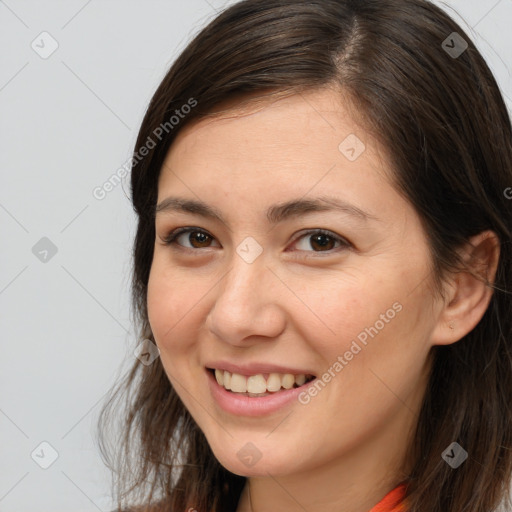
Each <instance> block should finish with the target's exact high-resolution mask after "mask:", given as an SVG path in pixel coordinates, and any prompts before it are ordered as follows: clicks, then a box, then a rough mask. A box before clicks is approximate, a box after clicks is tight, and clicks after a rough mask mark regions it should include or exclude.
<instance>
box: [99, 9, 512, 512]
mask: <svg viewBox="0 0 512 512" xmlns="http://www.w3.org/2000/svg"><path fill="white" fill-rule="evenodd" d="M454 32H456V33H457V34H458V36H453V33H454ZM449 36H450V37H451V38H452V39H450V37H449ZM454 37H455V38H456V39H453V38H454ZM460 38H462V39H460ZM462 40H464V41H465V42H466V43H467V45H468V47H467V48H466V49H465V50H463V47H462V46H461V41H462ZM445 41H448V43H446V42H445ZM456 45H458V46H456ZM453 48H455V49H457V48H458V49H460V50H462V52H461V53H460V54H459V55H456V54H454V53H453V52H450V49H453ZM329 85H337V86H340V87H341V90H342V91H343V93H344V94H345V93H346V94H347V97H350V98H351V101H352V102H353V104H354V105H355V106H356V110H357V113H358V115H360V117H361V120H362V121H363V122H364V124H365V126H366V127H367V128H368V130H371V131H372V134H374V135H375V136H376V137H377V138H378V140H379V141H380V142H381V143H382V146H383V147H384V148H386V150H387V152H388V153H389V156H390V158H391V162H392V164H393V169H394V176H393V178H394V181H395V182H396V187H397V190H399V191H400V192H401V193H402V194H403V196H404V197H405V198H406V199H407V200H408V201H410V203H411V204H412V205H413V206H414V207H415V209H416V211H417V212H418V214H419V216H420V218H421V220H422V223H423V226H424V228H425V231H426V233H427V235H428V239H429V244H430V248H431V254H432V262H433V268H434V270H435V273H434V276H433V277H434V281H435V282H436V283H437V284H440V283H441V282H442V278H443V276H444V275H445V272H446V271H450V270H454V269H457V268H460V266H461V262H460V261H459V259H458V257H457V252H456V249H457V248H459V247H460V246H461V245H463V244H464V243H465V242H466V241H467V240H468V238H469V237H471V236H473V235H476V234H478V233H480V232H482V231H484V230H487V229H490V230H492V231H494V232H495V233H496V234H497V235H498V238H499V240H500V249H501V253H500V259H499V263H498V269H497V274H496V278H495V283H494V286H493V289H494V291H493V295H492V298H491V302H490V305H489V307H488V309H487V311H486V313H485V315H484V316H483V318H482V320H481V321H480V322H479V324H478V325H477V326H476V327H475V328H474V329H473V330H472V331H471V332H470V333H468V334H467V335H466V336H465V337H464V338H463V339H461V340H460V341H458V342H457V343H454V344H452V345H448V346H439V347H434V349H433V351H434V354H433V358H434V359H433V366H432V372H431V376H430V381H429V385H428V388H427V390H426V393H425V397H424V401H423V405H422V409H421V412H420V416H419V419H418V423H417V429H416V432H415V436H414V442H413V445H412V446H411V453H413V454H414V461H415V463H414V467H413V469H412V471H411V472H410V475H409V479H408V487H407V500H408V504H409V511H410V512H420V511H421V512H427V511H428V512H463V511H465V512H490V511H492V510H494V509H495V508H496V507H497V505H498V504H499V503H500V501H501V500H502V499H504V498H506V499H507V503H508V504H509V505H510V501H508V499H509V496H508V487H509V484H510V479H511V475H512V452H511V448H512V408H511V405H512V347H511V344H512V295H511V291H512V245H511V240H512V233H511V229H512V200H510V199H509V197H510V195H511V194H512V189H510V188H509V187H512V129H511V121H510V117H509V114H508V112H507V108H506V106H505V103H504V101H503V98H502V96H501V94H500V91H499V88H498V85H497V83H496V81H495V79H494V77H493V75H492V73H491V71H490V70H489V68H488V66H487V65H486V63H485V61H484V59H483V58H482V56H481V55H480V53H479V52H478V51H477V49H476V48H475V46H474V44H473V43H472V41H471V40H470V38H469V36H468V35H467V34H466V33H465V32H464V31H463V30H462V29H461V27H460V26H459V25H458V24H456V23H455V22H454V21H453V20H452V19H451V18H450V17H449V16H448V15H447V14H445V13H444V12H443V11H442V10H441V9H440V8H438V7H436V6H434V5H433V4H431V3H430V2H428V1H426V0H407V1H404V0H308V1H305V0H245V1H242V2H239V3H237V4H235V5H233V6H231V7H229V8H228V9H226V10H225V11H223V12H222V13H221V14H220V15H218V16H217V17H216V18H215V19H214V20H213V21H211V22H210V23H209V24H208V25H207V26H206V27H205V28H203V29H202V30H201V31H200V32H199V33H198V35H197V36H196V37H195V38H194V39H193V40H192V41H191V42H190V43H189V44H188V46H187V47H186V48H185V49H184V51H183V52H182V53H181V54H180V55H179V57H178V58H177V60H176V61H175V62H174V64H173V65H172V67H171V68H170V70H169V71H168V73H167V75H166V76H165V78H164V79H163V81H162V83H161V84H160V86H159V87H158V89H157V91H156V92H155V94H154V96H153V98H152V100H151V102H150V104H149V107H148V109H147V112H146V114H145V117H144V120H143V122H142V125H141V128H140V131H139V135H138V139H137V142H136V145H135V149H134V159H133V167H132V172H131V192H132V201H133V207H134V209H135V212H136V213H137V218H138V226H137V233H136V237H135V242H134V253H133V256H134V268H133V281H132V300H133V312H134V322H135V324H136V326H137V331H138V333H139V334H140V337H139V340H138V341H140V340H141V339H144V338H149V339H153V338H152V334H151V329H150V326H149V323H148V314H147V305H146V293H147V283H148V277H149V271H150V267H151V262H152V257H153V246H154V239H155V225H154V210H155V205H156V199H157V186H158V177H159V173H160V170H161V167H162V163H163V161H164V158H165V156H166V154H167V152H168V150H169V147H170V145H171V144H172V142H173V140H174V138H175V136H176V134H177V133H178V132H179V131H180V130H181V129H182V128H183V127H184V126H186V125H187V124H188V123H189V122H190V121H192V120H193V119H197V118H199V117H200V116H203V115H209V114H211V113H212V112H214V111H215V107H216V106H218V105H219V104H220V103H221V102H223V101H225V100H229V99H233V98H240V100H243V99H244V97H245V96H247V95H249V93H261V95H266V94H273V93H276V92H277V93H286V94H288V93H289V94H293V93H300V92H303V91H306V90H312V89H315V88H319V87H325V86H329ZM251 96H253V94H251ZM185 105H188V107H187V108H185V107H184V106H185ZM177 110H178V111H179V114H178V113H177V112H176V111H177ZM172 116H174V119H173V120H171V118H172ZM178 118H179V119H178ZM150 139H151V142H150ZM507 190H508V191H510V194H507ZM507 196H508V197H507ZM488 285H489V286H491V284H489V283H488ZM123 397H124V398H125V401H124V402H123V403H121V406H122V409H121V411H122V418H121V419H122V422H121V433H120V438H116V439H115V443H116V446H115V447H113V448H112V446H107V443H106V441H105V436H106V434H107V430H109V429H110V428H111V420H112V411H113V410H114V406H115V405H116V404H118V403H119V402H120V399H121V398H123ZM98 429H99V430H98V433H99V435H98V437H99V440H100V449H101V452H102V455H103V457H104V460H105V462H106V463H107V465H109V467H110V468H111V469H113V470H114V471H115V481H114V484H113V486H114V488H115V496H116V498H117V503H118V507H119V509H120V510H121V508H122V507H123V506H124V505H126V504H128V503H130V504H131V505H133V504H134V503H135V501H138V502H139V503H140V504H144V505H146V506H148V507H149V505H152V504H154V503H156V502H160V503H161V504H162V506H163V509H165V510H172V511H179V512H182V511H185V510H187V508H189V507H192V508H195V509H197V510H198V511H199V512H205V511H215V512H227V511H234V510H235V509H236V505H237V502H238V499H239V497H240V493H241V491H242V488H243V486H244V484H245V481H246V479H245V478H243V477H240V476H237V475H234V474H232V473H230V472H229V471H227V470H226V469H225V468H223V467H222V466H221V465H220V464H219V462H218V461H217V460H216V459H215V456H214V454H213V453H212V451H211V450H210V448H209V445H208V443H207V441H206V438H205V436H204V435H203V433H202V432H201V430H200V429H199V428H198V426H197V424H196V423H195V421H194V420H193V419H192V418H191V416H190V415H189V413H188V412H187V410H186V409H185V407H184V405H183V404H182V402H181V400H180V398H179V397H178V395H177V393H176V391H175V390H174V389H173V387H172V386H171V384H170V382H169V379H168V378H167V376H166V373H165V371H164V369H163V367H162V364H161V362H160V359H159V358H157V359H156V360H155V361H154V362H153V364H150V365H144V364H141V362H139V361H138V360H136V359H135V360H134V363H133V367H132V368H131V370H130V371H129V372H128V373H127V374H126V376H125V377H124V379H123V380H122V381H121V382H119V383H118V384H117V385H116V386H115V392H114V393H113V394H112V396H111V398H110V400H109V401H108V402H107V403H106V404H105V405H104V406H103V409H102V411H101V415H100V418H99V422H98ZM454 441H456V442H457V443H459V444H460V445H461V446H462V447H463V448H464V449H465V450H466V451H467V452H468V454H469V457H468V459H467V460H466V462H464V464H463V465H462V466H460V467H459V468H458V469H456V470H454V469H452V468H451V467H450V466H449V465H448V464H446V463H445V462H444V461H443V460H442V458H441V454H442V452H443V451H444V450H445V449H446V448H447V447H448V446H449V445H450V444H451V443H452V442H454ZM111 450H112V451H114V452H115V454H116V456H115V457H114V458H112V457H111V455H110V451H111ZM130 496H131V500H132V501H131V502H128V498H129V497H130Z"/></svg>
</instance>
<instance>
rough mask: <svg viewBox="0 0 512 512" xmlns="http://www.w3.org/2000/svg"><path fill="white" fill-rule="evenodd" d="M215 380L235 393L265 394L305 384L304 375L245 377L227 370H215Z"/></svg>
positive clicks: (272, 374)
mask: <svg viewBox="0 0 512 512" xmlns="http://www.w3.org/2000/svg"><path fill="white" fill-rule="evenodd" d="M215 378H216V379H217V382H218V383H219V386H223V387H224V388H225V389H229V390H231V391H234V392H235V393H265V392H267V391H270V392H276V391H279V390H280V389H281V387H283V388H284V389H291V388H292V387H293V385H294V384H297V386H302V384H304V383H305V382H306V375H305V374H300V375H292V374H291V373H284V374H283V373H270V374H269V375H268V378H265V376H264V375H263V374H261V373H259V374H258V375H251V376H249V377H246V376H245V375H240V374H239V373H230V372H228V371H227V370H215Z"/></svg>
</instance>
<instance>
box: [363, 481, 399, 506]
mask: <svg viewBox="0 0 512 512" xmlns="http://www.w3.org/2000/svg"><path fill="white" fill-rule="evenodd" d="M405 489H406V485H405V483H402V484H399V485H397V486H396V487H395V488H394V489H393V490H391V491H390V492H388V493H387V494H386V496H384V498H382V500H381V501H379V503H377V505H375V506H374V507H373V508H372V509H371V510H369V511H368V512H406V509H405V506H404V504H403V503H400V500H402V498H403V497H404V496H405Z"/></svg>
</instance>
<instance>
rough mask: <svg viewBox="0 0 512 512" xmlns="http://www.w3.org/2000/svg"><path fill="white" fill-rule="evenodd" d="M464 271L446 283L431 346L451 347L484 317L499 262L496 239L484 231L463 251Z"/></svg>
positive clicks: (497, 241)
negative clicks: (443, 299)
mask: <svg viewBox="0 0 512 512" xmlns="http://www.w3.org/2000/svg"><path fill="white" fill-rule="evenodd" d="M461 255H462V257H463V260H464V263H465V265H466V269H465V270H461V271H459V272H456V273H455V274H452V275H451V277H450V278H449V279H448V280H447V282H446V283H445V285H446V288H445V301H444V304H442V308H441V311H440V314H439V317H438V321H437V324H436V326H435V328H434V331H433V332H432V336H431V344H432V345H450V344H451V343H455V342H456V341H458V340H460V339H461V338H463V337H464V336H465V335H466V334H468V333H469V332H471V331H472V330H473V329H474V328H475V327H476V325H477V324H478V322H480V320H481V319H482V317H483V316H484V313H485V311H486V310H487V307H488V306H489V302H490V300H491V297H492V294H493V289H492V288H491V286H490V285H492V284H494V279H495V276H496V270H497V267H498V260H499V255H500V243H499V238H498V236H497V235H496V233H494V231H483V232H482V233H479V234H478V235H475V236H474V237H472V238H471V239H470V240H469V242H468V243H467V244H466V245H465V246H464V247H463V248H462V250H461Z"/></svg>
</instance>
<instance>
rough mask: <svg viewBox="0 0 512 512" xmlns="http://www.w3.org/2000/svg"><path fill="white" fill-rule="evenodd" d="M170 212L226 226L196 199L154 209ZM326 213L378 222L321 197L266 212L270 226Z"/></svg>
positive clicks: (350, 206)
mask: <svg viewBox="0 0 512 512" xmlns="http://www.w3.org/2000/svg"><path fill="white" fill-rule="evenodd" d="M172 211H177V212H183V213H192V214H195V215H201V216H202V217H206V218H210V219H214V220H218V221H220V222H222V223H223V224H227V223H226V221H225V219H224V218H223V215H222V213H221V212H220V211H219V210H218V209H217V208H215V207H213V206H211V205H208V204H206V203H204V202H203V201H200V200H196V199H185V198H181V197H167V198H166V199H163V200H162V201H161V202H160V203H159V204H158V205H157V206H156V207H155V215H156V214H157V213H161V212H172ZM327 211H338V212H342V213H345V214H348V215H350V216H352V217H354V218H355V219H358V220H360V221H364V222H366V221H368V220H377V221H378V220H379V219H378V218H377V217H376V216H375V215H373V214H371V213H369V212H366V211H364V210H362V209H361V208H358V207H357V206H355V205H353V204H350V203H347V202H346V201H343V200H341V199H338V198H335V197H329V196H321V197H316V198H313V199H302V198H301V199H294V200H291V201H287V202H285V203H278V204H274V205H272V206H270V207H269V208H268V210H267V220H268V222H269V223H270V224H278V223H280V222H283V221H285V220H287V219H289V218H292V217H297V216H299V215H304V214H308V213H313V212H327Z"/></svg>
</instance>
